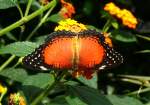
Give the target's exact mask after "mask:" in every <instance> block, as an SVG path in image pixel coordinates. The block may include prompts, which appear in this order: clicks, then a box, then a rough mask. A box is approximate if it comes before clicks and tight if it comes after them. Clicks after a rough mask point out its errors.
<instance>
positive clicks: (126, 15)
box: [104, 2, 138, 29]
mask: <svg viewBox="0 0 150 105" xmlns="http://www.w3.org/2000/svg"><path fill="white" fill-rule="evenodd" d="M104 10H105V11H108V12H109V13H110V14H111V15H113V16H116V17H117V18H119V19H121V20H122V23H123V25H125V26H128V27H129V28H132V29H135V28H136V25H137V24H138V21H137V19H136V17H134V15H133V14H132V13H131V12H130V11H129V10H127V9H120V8H119V7H117V6H116V5H115V4H114V3H113V2H110V3H108V4H106V5H105V7H104Z"/></svg>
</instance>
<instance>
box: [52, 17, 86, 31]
mask: <svg viewBox="0 0 150 105" xmlns="http://www.w3.org/2000/svg"><path fill="white" fill-rule="evenodd" d="M58 24H59V25H58V26H57V27H56V28H55V31H62V30H65V31H71V32H76V33H78V32H81V31H83V30H87V28H86V26H85V25H84V24H81V23H78V22H77V21H75V20H72V19H70V18H69V19H66V20H62V21H60V22H59V23H58Z"/></svg>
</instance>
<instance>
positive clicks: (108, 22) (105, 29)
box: [102, 19, 111, 32]
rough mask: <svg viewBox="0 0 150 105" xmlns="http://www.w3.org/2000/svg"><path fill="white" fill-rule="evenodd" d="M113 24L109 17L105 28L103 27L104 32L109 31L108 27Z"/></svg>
mask: <svg viewBox="0 0 150 105" xmlns="http://www.w3.org/2000/svg"><path fill="white" fill-rule="evenodd" d="M110 26H111V19H108V20H107V22H106V23H105V25H104V27H103V29H102V32H107V31H108V29H109V28H110Z"/></svg>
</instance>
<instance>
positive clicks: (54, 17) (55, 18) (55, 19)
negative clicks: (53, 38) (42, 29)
mask: <svg viewBox="0 0 150 105" xmlns="http://www.w3.org/2000/svg"><path fill="white" fill-rule="evenodd" d="M61 20H64V18H63V17H62V16H61V15H60V14H59V13H57V14H54V15H51V16H50V17H48V18H47V20H46V21H51V22H55V23H58V22H59V21H61Z"/></svg>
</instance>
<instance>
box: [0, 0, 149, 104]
mask: <svg viewBox="0 0 150 105" xmlns="http://www.w3.org/2000/svg"><path fill="white" fill-rule="evenodd" d="M69 2H71V3H72V4H73V5H74V6H75V10H76V14H75V15H74V16H73V19H75V20H77V21H79V22H81V23H84V24H86V25H87V27H89V28H91V29H96V30H98V31H103V30H104V26H105V25H106V22H107V21H108V20H111V22H110V23H109V25H110V26H109V30H107V32H110V33H111V38H112V41H113V44H114V48H115V49H116V50H117V51H119V52H120V53H121V54H122V55H123V56H124V63H123V64H121V65H120V66H118V67H116V68H113V69H110V70H106V71H105V70H104V71H100V72H99V73H98V74H95V75H94V77H93V78H92V79H91V80H86V79H85V78H83V77H79V78H72V77H70V76H67V77H66V78H63V79H61V78H59V77H55V75H53V73H42V72H36V71H31V70H27V69H26V68H24V67H23V65H22V63H21V60H22V57H24V56H25V55H27V54H29V53H31V52H32V51H34V49H35V48H36V47H37V46H39V45H40V44H41V43H43V42H44V39H45V38H46V36H47V35H48V34H50V33H51V32H53V30H54V28H55V26H57V22H58V21H60V20H62V19H63V18H62V17H61V16H60V15H59V14H58V12H59V10H60V8H61V4H60V2H59V0H57V1H55V0H52V1H50V3H49V4H48V5H46V6H41V5H40V3H39V1H36V0H0V83H2V84H3V85H4V86H5V87H7V89H8V91H7V93H6V94H4V96H3V97H1V98H0V101H1V103H2V105H7V103H8V97H9V95H10V94H11V93H16V92H19V93H20V94H21V95H22V96H23V97H24V98H25V100H26V102H27V104H28V105H150V101H149V99H150V82H149V81H150V70H149V68H150V67H149V65H150V43H149V41H150V35H149V33H150V31H149V19H150V18H149V15H148V14H149V12H150V11H149V10H150V7H149V5H148V4H150V1H148V0H145V1H137V0H114V2H115V3H116V4H117V5H118V6H119V7H121V8H127V9H128V10H131V11H132V12H133V13H134V15H135V16H136V17H137V18H138V22H139V24H138V27H137V28H136V29H135V30H131V29H128V28H126V27H124V26H123V25H121V23H120V22H119V21H118V20H116V19H115V18H114V17H112V16H110V15H109V14H108V13H106V12H105V11H103V7H104V5H105V4H106V3H108V2H110V1H109V0H82V1H81V0H71V1H69ZM106 27H108V26H106ZM59 76H60V77H61V75H59ZM49 87H51V88H49ZM0 95H2V94H0Z"/></svg>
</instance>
